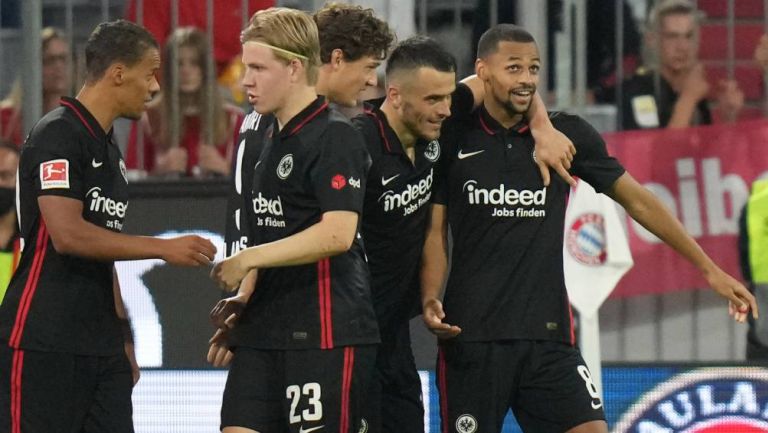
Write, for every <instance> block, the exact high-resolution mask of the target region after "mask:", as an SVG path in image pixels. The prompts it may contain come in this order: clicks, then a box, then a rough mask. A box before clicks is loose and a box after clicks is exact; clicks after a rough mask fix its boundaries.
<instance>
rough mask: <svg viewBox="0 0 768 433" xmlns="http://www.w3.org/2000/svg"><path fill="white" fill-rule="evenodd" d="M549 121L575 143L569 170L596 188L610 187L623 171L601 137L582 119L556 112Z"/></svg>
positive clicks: (603, 189)
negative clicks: (609, 153) (574, 153)
mask: <svg viewBox="0 0 768 433" xmlns="http://www.w3.org/2000/svg"><path fill="white" fill-rule="evenodd" d="M552 122H553V123H554V126H555V128H557V129H558V130H560V131H561V132H562V133H563V134H565V135H566V136H568V138H570V139H571V141H573V144H574V145H575V146H576V157H575V158H574V159H573V166H572V167H571V174H574V175H576V176H578V177H580V178H582V179H584V180H585V181H587V183H589V184H590V185H592V187H593V188H595V190H596V191H597V192H605V191H606V190H608V189H610V188H611V187H612V186H613V184H614V183H615V182H616V180H618V178H619V177H620V176H621V175H622V174H624V171H625V170H624V167H622V166H621V164H620V163H619V161H617V160H616V158H614V157H612V156H610V155H608V150H607V149H606V147H605V141H604V140H603V137H601V136H600V134H599V133H598V132H597V131H596V130H595V128H593V127H592V125H590V124H589V123H587V122H586V121H585V120H584V119H582V118H580V117H578V116H571V115H567V114H562V113H558V114H556V115H554V117H553V118H552Z"/></svg>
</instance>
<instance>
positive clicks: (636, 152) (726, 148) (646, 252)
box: [604, 120, 768, 296]
mask: <svg viewBox="0 0 768 433" xmlns="http://www.w3.org/2000/svg"><path fill="white" fill-rule="evenodd" d="M604 138H605V141H606V142H607V143H608V149H609V152H610V153H611V155H613V156H615V157H616V158H617V159H618V160H619V161H621V163H622V164H623V165H624V167H626V169H627V171H628V172H629V173H630V174H632V176H633V177H634V178H635V179H637V181H638V182H640V183H641V184H643V185H644V186H645V187H647V188H648V189H650V190H651V191H652V192H653V193H654V194H655V195H656V196H657V197H659V198H660V199H661V201H662V202H664V203H665V204H666V205H667V207H668V208H669V209H670V210H671V211H672V213H673V214H674V215H676V216H677V218H678V219H679V220H680V221H682V222H683V225H685V228H686V229H687V230H688V232H689V233H690V234H691V235H692V236H693V237H694V238H695V239H696V241H697V242H698V243H699V244H700V245H701V246H702V248H703V249H704V251H706V252H707V254H708V255H709V256H710V257H712V259H713V260H714V261H715V262H716V263H718V264H719V265H720V266H721V267H722V268H723V269H724V270H725V271H726V272H728V273H729V274H731V275H733V276H734V277H736V278H737V279H741V273H740V271H739V259H738V247H737V238H738V221H739V215H740V214H741V210H742V207H743V206H744V204H745V203H746V201H747V198H748V196H749V188H750V185H751V184H752V181H754V180H755V179H757V178H760V177H765V178H768V121H765V120H756V121H748V122H741V123H738V124H734V125H713V126H703V127H696V128H689V129H684V130H654V131H630V132H622V133H614V134H606V135H605V136H604ZM627 230H628V232H629V241H630V247H631V249H632V255H633V257H634V260H635V266H634V267H633V268H632V270H630V271H629V272H628V273H627V274H626V275H625V276H624V278H623V279H622V280H621V282H620V283H619V285H618V286H617V288H616V291H614V294H613V296H634V295H640V294H644V293H657V292H667V291H674V290H688V289H693V288H701V287H706V282H705V281H704V279H703V278H702V277H701V276H700V274H699V272H698V270H697V269H696V268H695V267H694V266H693V265H691V264H690V263H688V262H687V261H686V260H685V259H684V258H682V257H681V256H680V255H678V254H677V253H675V252H674V251H673V250H672V249H671V248H669V247H668V246H666V245H665V244H664V243H662V242H660V241H659V240H658V239H656V238H655V236H653V235H651V234H650V233H649V232H648V231H646V230H645V229H644V228H642V227H641V226H640V225H639V224H637V223H636V222H634V221H633V220H632V219H631V218H627Z"/></svg>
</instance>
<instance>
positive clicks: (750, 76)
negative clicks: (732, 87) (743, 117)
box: [706, 62, 763, 100]
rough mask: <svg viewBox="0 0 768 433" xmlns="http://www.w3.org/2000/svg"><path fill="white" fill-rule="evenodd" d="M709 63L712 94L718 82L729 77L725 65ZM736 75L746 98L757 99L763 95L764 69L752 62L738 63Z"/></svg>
mask: <svg viewBox="0 0 768 433" xmlns="http://www.w3.org/2000/svg"><path fill="white" fill-rule="evenodd" d="M721 63H722V62H718V64H717V65H707V66H706V69H707V79H708V81H709V84H710V86H711V88H712V93H711V95H712V94H714V91H715V90H716V85H717V82H718V81H720V80H722V79H725V78H726V77H727V72H726V68H725V65H721ZM734 75H735V79H736V81H737V82H738V83H739V87H741V90H742V91H743V92H744V99H746V100H757V99H760V98H762V97H763V84H762V82H763V76H762V71H761V70H760V68H758V67H757V66H754V65H752V64H750V63H748V64H743V65H737V66H736V67H735V68H734Z"/></svg>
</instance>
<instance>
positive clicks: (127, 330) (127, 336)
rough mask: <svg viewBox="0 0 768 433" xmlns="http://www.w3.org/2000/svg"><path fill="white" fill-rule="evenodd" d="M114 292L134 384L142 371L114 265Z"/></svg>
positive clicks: (116, 309)
mask: <svg viewBox="0 0 768 433" xmlns="http://www.w3.org/2000/svg"><path fill="white" fill-rule="evenodd" d="M112 293H113V296H114V298H115V312H116V313H117V318H118V319H119V320H120V325H121V327H122V331H123V339H124V342H123V345H124V347H125V355H126V356H127V357H128V362H130V364H131V374H132V375H133V384H134V385H136V383H137V382H138V381H139V377H141V371H140V370H139V363H138V362H136V351H135V346H134V343H133V331H132V330H131V320H130V319H129V318H128V311H127V310H126V309H125V304H124V303H123V294H122V291H121V290H120V280H118V278H117V270H115V268H114V267H112Z"/></svg>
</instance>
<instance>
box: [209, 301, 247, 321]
mask: <svg viewBox="0 0 768 433" xmlns="http://www.w3.org/2000/svg"><path fill="white" fill-rule="evenodd" d="M247 303H248V299H246V298H245V296H242V295H235V296H232V297H230V298H226V299H222V300H220V301H219V302H217V303H216V306H214V307H213V310H211V323H212V324H213V326H215V327H217V328H221V329H232V328H234V327H235V323H237V319H239V318H240V315H241V314H242V313H243V310H244V309H245V305H246V304H247Z"/></svg>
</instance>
